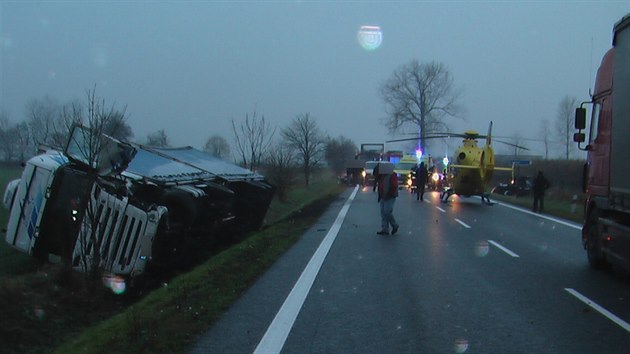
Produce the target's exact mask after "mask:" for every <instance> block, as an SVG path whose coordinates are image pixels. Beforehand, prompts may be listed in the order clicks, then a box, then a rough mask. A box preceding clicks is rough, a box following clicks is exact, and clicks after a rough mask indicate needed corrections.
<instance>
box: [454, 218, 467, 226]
mask: <svg viewBox="0 0 630 354" xmlns="http://www.w3.org/2000/svg"><path fill="white" fill-rule="evenodd" d="M455 221H457V222H458V223H459V224H460V225H462V226H463V227H465V228H467V229H470V226H468V225H467V224H466V223H465V222H463V221H461V220H459V219H458V218H455Z"/></svg>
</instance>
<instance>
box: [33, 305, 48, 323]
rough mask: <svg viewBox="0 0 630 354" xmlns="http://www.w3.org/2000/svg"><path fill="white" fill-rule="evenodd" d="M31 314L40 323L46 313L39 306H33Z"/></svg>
mask: <svg viewBox="0 0 630 354" xmlns="http://www.w3.org/2000/svg"><path fill="white" fill-rule="evenodd" d="M33 314H34V315H35V317H36V318H37V319H38V320H40V321H42V320H44V318H46V311H44V309H43V308H42V307H41V306H35V308H34V309H33Z"/></svg>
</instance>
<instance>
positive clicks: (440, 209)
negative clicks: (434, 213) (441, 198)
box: [435, 206, 446, 213]
mask: <svg viewBox="0 0 630 354" xmlns="http://www.w3.org/2000/svg"><path fill="white" fill-rule="evenodd" d="M435 208H436V209H437V210H439V211H441V212H443V213H446V210H444V209H442V208H440V207H438V206H436V207H435Z"/></svg>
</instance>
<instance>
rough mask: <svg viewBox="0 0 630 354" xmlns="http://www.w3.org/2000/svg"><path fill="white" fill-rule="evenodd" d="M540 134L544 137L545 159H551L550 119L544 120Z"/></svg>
mask: <svg viewBox="0 0 630 354" xmlns="http://www.w3.org/2000/svg"><path fill="white" fill-rule="evenodd" d="M540 136H541V138H542V142H543V146H544V147H545V160H548V159H549V146H550V144H551V130H550V128H549V119H546V118H545V119H543V120H542V126H541V127H540Z"/></svg>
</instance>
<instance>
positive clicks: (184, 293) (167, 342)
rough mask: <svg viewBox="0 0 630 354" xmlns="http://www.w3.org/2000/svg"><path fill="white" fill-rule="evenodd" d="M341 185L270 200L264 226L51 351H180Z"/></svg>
mask: <svg viewBox="0 0 630 354" xmlns="http://www.w3.org/2000/svg"><path fill="white" fill-rule="evenodd" d="M345 188H346V187H345V186H340V185H338V184H337V182H336V180H335V179H334V177H333V176H332V175H331V176H324V177H321V178H318V179H316V180H314V181H313V183H312V185H311V186H310V187H309V188H296V189H294V190H293V191H292V192H290V193H289V196H288V199H287V202H285V203H279V202H277V201H274V202H273V203H272V206H271V207H270V209H269V212H268V214H267V218H266V219H267V225H269V226H268V227H266V228H264V229H263V230H262V231H259V232H256V233H253V234H251V235H250V236H249V237H247V238H246V239H245V240H244V241H242V242H241V243H239V244H236V245H233V246H232V247H230V248H228V249H226V250H225V251H223V252H221V253H219V254H217V255H216V256H214V257H212V258H211V259H209V260H208V261H207V262H205V263H204V264H202V265H200V266H198V267H197V268H195V269H193V270H192V271H190V272H188V273H186V274H182V275H180V276H178V277H176V278H174V279H172V280H171V281H170V282H169V283H168V284H166V285H164V286H163V287H161V288H159V289H156V290H154V291H153V292H151V293H150V294H148V295H147V296H146V297H144V298H143V299H141V300H140V301H138V302H136V303H134V304H133V305H131V306H129V307H128V308H126V309H125V310H123V311H121V312H120V313H118V314H117V315H115V316H113V317H112V318H110V319H107V320H105V321H103V322H100V323H98V324H96V325H95V326H93V327H90V328H88V329H86V330H85V331H83V333H81V334H80V335H79V336H78V337H77V338H74V339H72V340H70V341H68V342H66V343H63V344H62V345H61V346H59V347H58V348H56V349H55V351H54V352H55V353H64V354H65V353H111V352H127V353H156V352H158V353H160V352H169V353H174V352H184V351H186V350H187V349H188V348H189V347H190V346H192V345H193V344H194V343H195V341H196V340H197V338H198V336H199V335H201V334H202V333H203V332H205V331H206V330H207V329H208V328H209V327H210V326H211V325H212V323H213V322H214V321H215V320H216V319H217V318H218V317H219V316H220V315H221V313H223V311H225V309H227V308H228V307H229V306H230V304H232V303H233V302H234V301H235V300H236V299H238V298H239V297H240V295H241V294H242V292H243V291H245V290H246V289H247V288H248V287H249V286H250V285H251V284H252V283H253V282H254V281H255V280H256V278H257V277H258V276H259V275H261V274H262V273H263V272H264V271H265V270H266V269H268V268H269V267H270V266H271V265H272V264H273V263H274V262H275V260H276V259H277V258H278V257H279V256H280V255H282V253H284V252H285V251H286V250H287V249H288V248H290V247H291V246H292V245H293V244H294V243H295V242H296V241H297V240H298V239H299V237H300V235H302V234H303V233H304V232H305V230H307V229H308V228H309V227H310V226H311V225H312V224H313V223H314V222H315V221H316V220H317V218H318V217H319V216H320V215H321V213H322V212H323V211H325V210H326V208H327V207H328V205H329V204H330V202H332V201H333V200H335V199H336V198H338V196H339V193H341V192H342V191H343V190H344V189H345Z"/></svg>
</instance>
